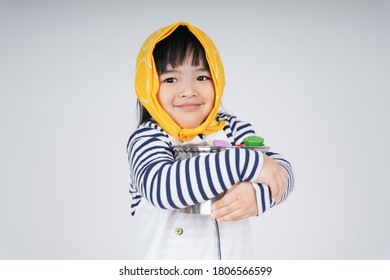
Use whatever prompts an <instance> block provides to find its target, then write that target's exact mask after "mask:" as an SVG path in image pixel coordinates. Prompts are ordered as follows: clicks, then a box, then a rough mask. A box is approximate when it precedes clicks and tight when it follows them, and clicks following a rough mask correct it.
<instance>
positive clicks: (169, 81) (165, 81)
mask: <svg viewBox="0 0 390 280" xmlns="http://www.w3.org/2000/svg"><path fill="white" fill-rule="evenodd" d="M176 81H177V80H176V79H175V78H166V79H165V80H164V81H163V82H164V83H169V84H170V83H174V82H176Z"/></svg>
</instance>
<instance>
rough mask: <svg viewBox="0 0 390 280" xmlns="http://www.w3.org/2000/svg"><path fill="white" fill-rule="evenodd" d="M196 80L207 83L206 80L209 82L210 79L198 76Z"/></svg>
mask: <svg viewBox="0 0 390 280" xmlns="http://www.w3.org/2000/svg"><path fill="white" fill-rule="evenodd" d="M197 80H198V81H207V80H210V78H209V77H207V76H199V77H198V78H197Z"/></svg>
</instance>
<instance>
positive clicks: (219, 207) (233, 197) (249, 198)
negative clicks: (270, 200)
mask: <svg viewBox="0 0 390 280" xmlns="http://www.w3.org/2000/svg"><path fill="white" fill-rule="evenodd" d="M212 211H213V212H212V213H211V217H212V218H213V219H216V220H217V221H218V222H227V221H238V220H242V219H245V218H248V217H251V216H257V215H258V213H259V210H258V209H257V200H256V191H255V189H254V188H253V186H252V183H250V182H241V183H238V184H236V185H234V186H233V187H232V188H230V189H229V190H227V191H226V193H225V195H224V196H223V197H222V198H221V199H220V200H218V201H216V202H214V203H213V205H212Z"/></svg>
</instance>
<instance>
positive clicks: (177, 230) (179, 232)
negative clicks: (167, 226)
mask: <svg viewBox="0 0 390 280" xmlns="http://www.w3.org/2000/svg"><path fill="white" fill-rule="evenodd" d="M175 233H176V234H177V235H182V234H183V229H182V228H180V227H177V228H175Z"/></svg>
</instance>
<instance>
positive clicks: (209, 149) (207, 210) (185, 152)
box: [173, 145, 269, 215]
mask: <svg viewBox="0 0 390 280" xmlns="http://www.w3.org/2000/svg"><path fill="white" fill-rule="evenodd" d="M227 149H252V150H257V151H261V152H263V153H266V152H268V151H269V147H267V146H261V147H241V146H227V147H220V146H201V145H179V146H174V147H173V150H174V152H175V160H183V159H187V158H191V157H195V156H204V155H208V154H211V153H218V152H221V151H224V150H227ZM223 195H224V194H223V193H222V194H220V195H218V196H216V197H214V198H212V199H210V200H206V201H204V202H202V203H199V204H195V205H192V206H188V207H186V208H182V209H178V210H177V211H179V212H181V213H186V214H197V215H210V214H211V205H212V204H213V203H214V202H215V201H217V200H219V199H221V198H222V197H223Z"/></svg>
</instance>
